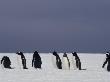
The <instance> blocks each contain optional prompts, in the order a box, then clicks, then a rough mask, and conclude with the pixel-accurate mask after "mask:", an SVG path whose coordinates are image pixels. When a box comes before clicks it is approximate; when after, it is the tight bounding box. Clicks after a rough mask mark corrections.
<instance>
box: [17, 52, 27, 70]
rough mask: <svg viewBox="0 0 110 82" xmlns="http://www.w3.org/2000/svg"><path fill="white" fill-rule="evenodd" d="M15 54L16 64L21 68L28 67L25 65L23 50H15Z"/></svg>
mask: <svg viewBox="0 0 110 82" xmlns="http://www.w3.org/2000/svg"><path fill="white" fill-rule="evenodd" d="M16 54H18V56H17V61H18V64H19V65H20V69H21V68H23V69H28V68H27V67H26V58H25V56H24V55H23V52H17V53H16Z"/></svg>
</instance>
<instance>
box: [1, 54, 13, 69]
mask: <svg viewBox="0 0 110 82" xmlns="http://www.w3.org/2000/svg"><path fill="white" fill-rule="evenodd" d="M1 64H2V65H3V67H4V68H8V69H12V68H11V61H10V59H9V57H7V56H3V58H2V60H1Z"/></svg>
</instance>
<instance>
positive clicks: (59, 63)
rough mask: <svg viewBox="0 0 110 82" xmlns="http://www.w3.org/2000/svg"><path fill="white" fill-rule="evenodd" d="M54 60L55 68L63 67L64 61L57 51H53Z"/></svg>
mask: <svg viewBox="0 0 110 82" xmlns="http://www.w3.org/2000/svg"><path fill="white" fill-rule="evenodd" d="M52 61H53V65H54V67H55V68H57V69H62V61H61V59H60V57H59V55H58V54H57V52H55V51H54V52H53V56H52Z"/></svg>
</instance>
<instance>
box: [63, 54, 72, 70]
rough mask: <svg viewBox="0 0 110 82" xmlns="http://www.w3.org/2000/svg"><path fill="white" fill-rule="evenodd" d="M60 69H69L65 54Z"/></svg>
mask: <svg viewBox="0 0 110 82" xmlns="http://www.w3.org/2000/svg"><path fill="white" fill-rule="evenodd" d="M62 69H65V70H69V69H70V62H69V58H68V56H67V54H66V53H64V55H63V59H62Z"/></svg>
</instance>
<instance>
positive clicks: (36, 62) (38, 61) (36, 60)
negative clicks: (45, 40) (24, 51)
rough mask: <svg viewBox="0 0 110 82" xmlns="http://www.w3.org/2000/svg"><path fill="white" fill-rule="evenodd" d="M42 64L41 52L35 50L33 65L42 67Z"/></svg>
mask: <svg viewBox="0 0 110 82" xmlns="http://www.w3.org/2000/svg"><path fill="white" fill-rule="evenodd" d="M41 65H42V61H41V57H40V55H39V53H38V52H37V51H35V52H34V54H33V59H32V67H34V68H40V69H41Z"/></svg>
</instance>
